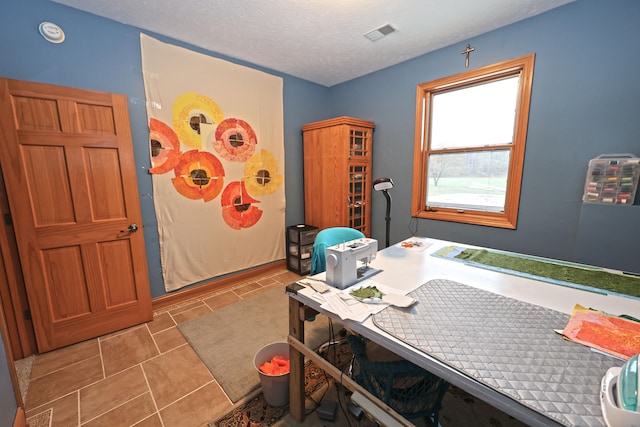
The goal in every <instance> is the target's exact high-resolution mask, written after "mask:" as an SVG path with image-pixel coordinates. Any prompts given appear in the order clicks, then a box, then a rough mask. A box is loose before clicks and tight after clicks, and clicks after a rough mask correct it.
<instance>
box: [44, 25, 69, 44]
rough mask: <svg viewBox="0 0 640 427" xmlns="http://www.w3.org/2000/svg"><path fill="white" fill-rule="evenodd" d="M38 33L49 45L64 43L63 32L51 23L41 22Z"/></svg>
mask: <svg viewBox="0 0 640 427" xmlns="http://www.w3.org/2000/svg"><path fill="white" fill-rule="evenodd" d="M38 31H40V34H41V35H42V37H44V39H45V40H46V41H48V42H51V43H62V42H63V41H64V31H62V28H60V27H59V26H57V25H56V24H54V23H53V22H43V23H41V24H40V26H39V27H38Z"/></svg>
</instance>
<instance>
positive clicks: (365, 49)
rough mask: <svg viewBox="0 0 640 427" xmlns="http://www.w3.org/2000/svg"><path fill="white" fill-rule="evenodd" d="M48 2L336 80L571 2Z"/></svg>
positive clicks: (268, 65)
mask: <svg viewBox="0 0 640 427" xmlns="http://www.w3.org/2000/svg"><path fill="white" fill-rule="evenodd" d="M52 1H54V2H56V3H60V4H64V5H67V6H70V7H73V8H76V9H80V10H83V11H86V12H89V13H92V14H95V15H99V16H103V17H105V18H109V19H112V20H114V21H118V22H121V23H124V24H129V25H133V26H136V27H139V28H142V29H143V30H147V31H152V32H155V33H158V34H162V35H165V36H168V37H171V38H173V39H176V40H180V41H183V42H186V43H189V44H192V45H194V46H199V47H201V48H204V49H207V50H210V51H213V52H217V53H220V54H224V55H227V56H230V57H233V58H237V59H241V60H244V61H248V62H250V63H253V64H256V65H260V66H263V67H266V68H270V69H272V70H276V71H280V72H282V73H286V74H290V75H292V76H296V77H300V78H302V79H305V80H309V81H312V82H315V83H319V84H321V85H324V86H333V85H335V84H338V83H342V82H345V81H347V80H351V79H353V78H356V77H360V76H363V75H365V74H368V73H371V72H373V71H377V70H380V69H382V68H386V67H388V66H391V65H395V64H398V63H400V62H403V61H406V60H408V59H411V58H415V57H417V56H420V55H423V54H425V53H427V52H432V51H434V50H436V49H439V48H442V47H445V46H450V45H453V44H455V43H460V49H461V50H462V49H464V47H465V46H466V40H468V39H469V38H471V37H474V36H476V35H478V34H482V33H485V32H488V31H491V30H494V29H496V28H500V27H503V26H505V25H508V24H512V23H514V22H517V21H520V20H522V19H526V18H529V17H531V16H534V15H537V14H540V13H543V12H546V11H548V10H550V9H553V8H556V7H558V6H561V5H564V4H567V3H570V2H572V1H574V0H395V1H394V0H52ZM386 24H391V25H392V26H393V27H395V28H396V29H397V32H394V33H392V34H390V35H388V36H387V37H384V38H382V39H380V40H378V41H375V42H371V41H369V40H368V39H367V38H365V37H364V34H365V33H368V32H369V31H371V30H375V29H377V28H379V27H382V26H384V25H386ZM67 37H69V35H67Z"/></svg>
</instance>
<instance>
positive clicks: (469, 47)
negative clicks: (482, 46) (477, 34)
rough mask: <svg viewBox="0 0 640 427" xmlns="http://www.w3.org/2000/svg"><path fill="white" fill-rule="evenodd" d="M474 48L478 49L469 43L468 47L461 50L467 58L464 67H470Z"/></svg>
mask: <svg viewBox="0 0 640 427" xmlns="http://www.w3.org/2000/svg"><path fill="white" fill-rule="evenodd" d="M474 50H476V48H475V47H471V45H470V44H467V48H466V49H465V50H463V51H462V52H461V53H462V55H466V58H465V61H464V68H469V54H470V53H471V52H473V51H474Z"/></svg>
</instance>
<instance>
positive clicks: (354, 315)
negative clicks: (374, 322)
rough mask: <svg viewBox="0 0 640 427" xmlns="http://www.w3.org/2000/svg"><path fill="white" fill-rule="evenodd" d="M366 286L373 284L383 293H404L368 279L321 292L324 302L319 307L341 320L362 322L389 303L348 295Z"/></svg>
mask: <svg viewBox="0 0 640 427" xmlns="http://www.w3.org/2000/svg"><path fill="white" fill-rule="evenodd" d="M367 286H375V287H376V288H378V290H379V291H380V292H382V293H383V294H385V295H387V294H389V295H391V294H394V295H404V293H402V292H401V291H399V290H397V289H394V288H391V287H389V286H385V285H382V284H380V283H378V282H376V281H374V280H370V279H369V280H363V281H361V282H358V283H356V284H355V285H353V286H350V287H348V288H346V289H344V290H343V291H338V290H337V289H335V288H332V290H331V292H327V293H324V294H322V298H323V299H324V302H323V303H322V304H321V305H320V307H321V308H322V309H324V310H327V311H330V312H332V313H334V314H336V315H338V317H340V319H342V320H346V319H349V320H355V321H356V322H363V321H365V320H366V319H367V317H369V316H370V315H372V314H376V313H379V312H380V311H382V310H383V309H384V308H386V307H388V306H389V303H388V302H386V301H384V300H377V301H376V302H375V303H365V302H360V301H358V300H357V299H355V298H354V297H352V296H351V295H350V294H351V291H353V290H355V289H359V288H362V287H367Z"/></svg>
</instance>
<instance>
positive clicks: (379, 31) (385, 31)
mask: <svg viewBox="0 0 640 427" xmlns="http://www.w3.org/2000/svg"><path fill="white" fill-rule="evenodd" d="M396 31H398V30H396V29H395V28H394V27H393V26H392V25H391V24H386V25H383V26H382V27H380V28H376V29H375V30H371V31H369V32H368V33H366V34H365V35H364V36H365V37H366V38H368V39H369V40H371V41H372V42H375V41H378V40H380V39H381V38H383V37H386V36H388V35H389V34H391V33H395V32H396Z"/></svg>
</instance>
